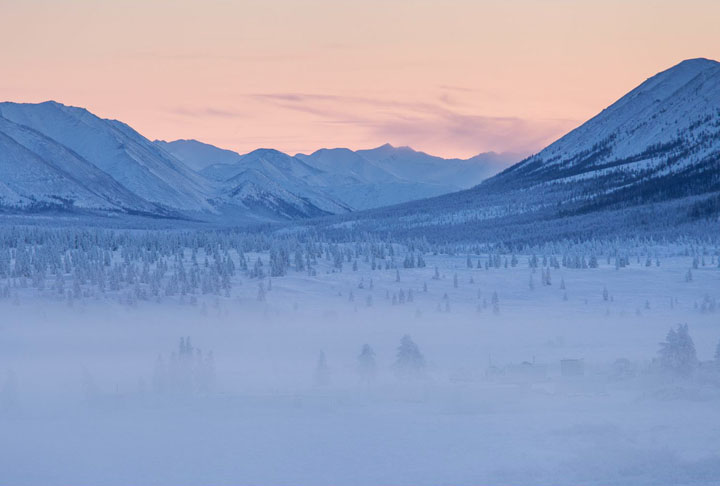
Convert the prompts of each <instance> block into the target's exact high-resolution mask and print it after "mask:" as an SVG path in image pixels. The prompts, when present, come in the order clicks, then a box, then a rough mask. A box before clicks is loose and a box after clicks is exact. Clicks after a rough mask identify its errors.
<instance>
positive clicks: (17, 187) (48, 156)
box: [0, 102, 347, 224]
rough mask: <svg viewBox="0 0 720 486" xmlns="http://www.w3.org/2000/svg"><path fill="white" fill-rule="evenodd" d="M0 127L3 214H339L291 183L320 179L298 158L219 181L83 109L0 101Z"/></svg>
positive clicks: (241, 218)
mask: <svg viewBox="0 0 720 486" xmlns="http://www.w3.org/2000/svg"><path fill="white" fill-rule="evenodd" d="M0 120H2V124H0V134H3V135H4V137H3V139H2V142H1V145H2V148H3V154H2V160H3V161H4V162H5V163H4V164H3V167H2V168H0V207H4V208H6V209H11V210H14V211H19V210H31V209H37V208H56V209H63V210H65V211H74V210H98V211H113V212H120V213H126V214H138V213H140V214H146V215H150V216H161V217H172V218H188V217H189V218H192V219H199V220H205V221H212V222H220V223H223V224H230V223H236V222H248V221H258V220H265V221H278V220H286V219H294V218H307V217H312V216H318V215H327V214H333V213H341V212H345V211H347V208H346V207H345V206H344V205H342V204H339V203H337V202H335V201H334V200H333V199H332V198H330V197H327V196H326V195H325V194H323V193H321V192H318V191H314V190H313V189H312V188H309V187H308V186H307V184H306V183H305V182H303V181H299V179H298V177H304V178H308V179H311V178H312V177H313V176H315V175H316V174H317V173H318V172H319V171H317V170H316V169H314V168H312V167H309V166H307V165H305V164H304V163H302V162H301V161H299V160H295V159H292V161H291V162H292V164H290V165H293V166H295V169H293V168H292V167H290V165H288V164H287V163H285V164H284V165H283V163H284V162H286V161H282V160H281V161H280V162H279V163H276V164H275V165H273V164H269V163H268V164H263V162H262V161H259V162H257V163H256V164H255V165H253V164H252V163H250V162H248V164H246V167H245V169H248V168H252V167H261V168H262V169H263V170H264V171H265V173H266V176H265V177H260V176H258V177H254V178H251V179H252V180H250V179H249V180H247V181H238V180H233V181H230V182H228V181H218V180H213V179H212V178H208V177H205V176H203V175H201V174H198V173H197V172H195V171H193V170H191V169H190V168H188V167H187V166H186V165H185V164H184V163H183V162H182V161H181V160H179V159H178V158H177V157H175V156H174V155H173V154H172V152H173V150H169V148H170V144H164V145H163V144H162V143H152V142H150V141H149V140H147V139H146V138H145V137H143V136H142V135H140V134H138V133H137V132H136V131H134V130H133V129H132V128H130V127H129V126H128V125H126V124H124V123H121V122H118V121H115V120H104V119H101V118H98V117H97V116H95V115H93V114H92V113H90V112H88V111H87V110H84V109H82V108H75V107H69V106H64V105H61V104H59V103H55V102H46V103H40V104H17V103H0ZM172 147H174V148H177V145H176V144H172ZM184 148H185V149H186V150H188V149H189V150H194V151H195V153H197V152H198V151H201V152H202V153H204V154H208V153H211V154H213V155H217V154H221V155H224V156H225V158H217V157H215V158H213V159H212V160H223V161H228V160H231V159H229V158H228V157H227V155H228V153H229V154H231V158H232V160H240V159H241V157H240V156H238V155H237V154H234V153H233V152H229V151H222V150H220V149H216V148H215V147H212V146H210V145H202V144H199V143H190V144H185V147H184ZM282 156H283V157H285V158H287V157H288V156H285V155H284V154H282ZM266 158H268V157H266ZM270 158H272V157H270ZM280 158H281V159H282V157H280ZM250 159H252V157H251V158H249V159H248V161H250ZM224 167H225V166H224ZM236 173H237V171H235V172H233V174H232V176H234V175H236Z"/></svg>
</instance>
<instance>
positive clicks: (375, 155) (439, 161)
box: [357, 144, 523, 190]
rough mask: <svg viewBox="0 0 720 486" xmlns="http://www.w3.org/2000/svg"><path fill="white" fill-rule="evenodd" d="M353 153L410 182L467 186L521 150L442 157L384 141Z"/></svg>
mask: <svg viewBox="0 0 720 486" xmlns="http://www.w3.org/2000/svg"><path fill="white" fill-rule="evenodd" d="M357 154H358V155H360V156H361V157H363V158H365V159H367V160H368V161H370V162H372V163H373V164H375V165H376V166H378V167H380V168H382V169H384V170H385V171H387V172H389V173H391V174H393V175H394V176H395V177H398V178H400V179H404V180H407V181H411V182H418V183H425V184H430V183H434V184H437V185H439V186H446V187H451V188H453V189H454V190H460V189H468V188H470V187H473V186H475V185H477V184H480V183H481V182H482V181H483V180H485V179H487V178H488V177H491V176H493V175H495V174H497V173H498V172H500V171H501V170H503V169H505V168H507V167H509V166H510V165H512V164H513V163H515V162H518V161H519V160H521V159H522V158H523V156H522V155H521V154H514V153H502V154H498V153H495V152H486V153H481V154H478V155H476V156H474V157H472V158H469V159H443V158H441V157H436V156H433V155H429V154H426V153H425V152H418V151H416V150H413V149H412V148H410V147H393V146H392V145H390V144H385V145H382V146H380V147H377V148H374V149H370V150H358V151H357Z"/></svg>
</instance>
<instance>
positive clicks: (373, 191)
mask: <svg viewBox="0 0 720 486" xmlns="http://www.w3.org/2000/svg"><path fill="white" fill-rule="evenodd" d="M484 155H485V154H481V155H478V156H476V157H473V158H472V159H467V160H461V159H443V158H441V157H434V156H432V155H428V154H425V153H423V152H416V151H414V150H413V149H411V148H409V147H393V146H392V145H390V144H385V145H382V146H380V147H377V148H375V149H370V150H358V151H351V150H349V149H346V148H336V149H320V150H318V151H316V152H313V153H312V154H310V155H305V154H297V155H296V156H295V157H297V158H299V159H301V160H303V161H305V162H306V163H307V164H309V165H312V166H313V167H317V168H319V169H321V170H323V171H325V172H327V173H330V174H334V175H335V176H337V178H336V179H335V180H333V181H332V182H331V183H328V184H327V190H328V191H329V192H330V193H331V194H333V195H334V196H335V197H338V198H342V199H343V201H345V202H346V203H348V204H349V205H350V206H352V207H354V208H356V209H368V208H374V207H382V206H387V205H392V204H398V203H402V202H406V201H413V200H417V199H424V198H428V197H432V196H437V195H440V194H446V193H449V192H455V191H459V190H461V189H466V188H468V187H472V186H473V185H475V184H478V183H480V182H481V181H482V180H483V179H485V178H487V177H489V176H490V175H492V174H494V173H496V172H498V171H499V170H501V169H502V168H505V167H507V166H508V165H510V160H512V161H515V160H518V159H519V157H518V158H514V156H512V155H502V156H498V158H497V160H493V161H492V162H490V161H489V160H486V159H485V158H484ZM501 161H502V162H501Z"/></svg>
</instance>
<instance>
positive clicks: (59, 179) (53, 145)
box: [0, 117, 165, 214]
mask: <svg viewBox="0 0 720 486" xmlns="http://www.w3.org/2000/svg"><path fill="white" fill-rule="evenodd" d="M28 147H32V150H31V149H30V148H28ZM56 206H60V207H62V208H73V207H74V208H76V209H82V210H107V211H124V212H134V213H146V214H157V213H160V214H163V213H165V210H164V209H163V208H162V207H159V206H157V205H155V204H152V203H150V202H148V201H146V200H144V199H142V198H140V197H138V196H137V195H136V194H133V193H132V192H130V191H128V190H127V189H126V188H125V187H124V186H122V185H121V184H120V183H118V182H117V181H116V180H115V179H113V178H112V177H110V176H108V175H107V174H106V173H105V172H103V171H101V170H100V169H98V168H97V167H96V166H94V165H93V164H91V163H90V162H88V161H87V160H85V159H83V158H81V157H79V156H78V155H77V154H76V153H74V152H73V151H71V150H69V149H68V148H66V147H64V146H63V145H60V144H58V143H57V142H55V141H54V140H52V139H50V138H48V137H46V136H44V135H42V134H41V133H39V132H36V131H35V130H32V129H31V128H28V127H25V126H22V125H18V124H16V123H13V122H11V121H9V120H7V119H5V118H2V117H0V208H2V207H4V208H13V209H26V210H37V209H43V208H48V207H56Z"/></svg>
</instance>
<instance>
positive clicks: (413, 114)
mask: <svg viewBox="0 0 720 486" xmlns="http://www.w3.org/2000/svg"><path fill="white" fill-rule="evenodd" d="M718 19H720V2H718V1H717V0H685V1H683V2H677V1H669V0H598V1H596V0H563V1H560V0H547V1H541V0H498V1H495V0H441V1H423V0H416V1H410V0H382V1H380V0H361V1H355V0H307V1H301V0H258V1H255V0H243V1H221V0H202V1H194V0H193V1H190V0H172V1H169V0H168V1H164V0H162V1H148V0H146V1H139V0H123V1H121V2H119V1H110V0H94V1H92V0H68V1H59V0H0V46H2V47H0V99H2V100H6V101H17V102H40V101H46V100H49V99H52V100H55V101H58V102H61V103H64V104H68V105H74V106H82V107H85V108H87V109H89V110H90V111H92V112H93V113H95V114H97V115H99V116H102V117H104V118H114V119H118V120H122V121H124V122H126V123H128V124H129V125H131V126H132V127H134V128H135V129H137V130H138V131H139V132H140V133H142V134H143V135H145V136H146V137H148V138H150V139H163V140H175V139H181V138H184V139H190V138H192V139H198V140H201V141H204V142H207V143H211V144H214V145H218V146H221V147H224V148H229V149H233V150H237V151H239V152H248V151H250V150H253V149H255V148H258V147H272V148H276V149H279V150H282V151H285V152H288V153H293V154H294V153H297V152H304V153H307V152H312V151H313V150H316V149H318V148H321V147H349V148H352V149H360V148H370V147H374V146H378V145H381V144H383V143H386V142H388V143H391V144H393V145H398V146H402V145H409V146H412V147H413V148H415V149H418V150H423V151H426V152H429V153H433V154H436V155H441V156H447V157H450V156H452V157H468V156H472V155H474V154H477V153H479V152H485V151H496V152H518V153H523V154H525V153H531V152H535V151H537V150H539V149H541V148H542V147H543V146H545V145H547V144H548V143H550V142H552V141H553V140H555V139H557V138H559V137H560V136H562V135H563V134H564V133H566V132H567V131H569V130H570V129H572V128H574V127H575V126H577V125H579V124H580V123H582V122H583V121H585V120H587V119H588V118H590V117H592V116H593V115H595V114H596V113H598V112H599V111H601V110H602V109H603V108H605V107H607V106H608V105H610V104H611V103H612V102H613V101H615V100H616V99H617V98H619V97H620V96H622V95H623V94H624V93H626V92H627V91H629V90H630V89H632V88H633V87H635V86H636V85H638V84H640V83H641V82H642V81H644V80H645V79H646V78H648V77H650V76H652V75H653V74H655V73H657V72H659V71H662V70H664V69H667V68H669V67H671V66H672V65H674V64H676V63H678V62H680V61H681V60H683V59H688V58H694V57H707V58H711V59H720V28H718V27H717V20H718Z"/></svg>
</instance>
